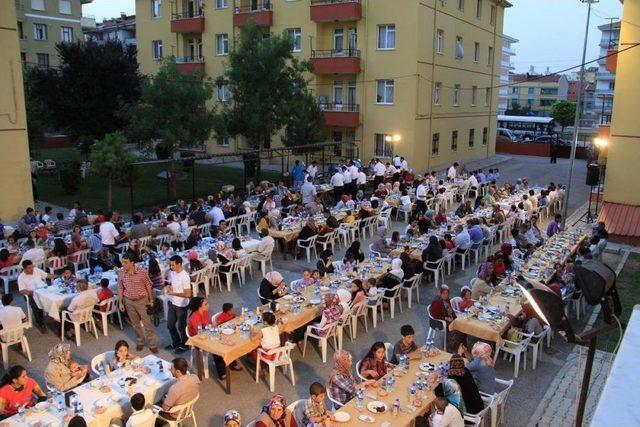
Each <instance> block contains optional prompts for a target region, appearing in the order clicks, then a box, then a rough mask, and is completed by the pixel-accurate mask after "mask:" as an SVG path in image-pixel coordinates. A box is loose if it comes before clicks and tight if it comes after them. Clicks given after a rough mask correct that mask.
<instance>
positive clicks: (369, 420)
mask: <svg viewBox="0 0 640 427" xmlns="http://www.w3.org/2000/svg"><path fill="white" fill-rule="evenodd" d="M358 419H359V420H360V421H364V422H365V423H369V424H373V423H375V422H376V419H375V418H373V417H372V416H371V415H364V414H363V415H358Z"/></svg>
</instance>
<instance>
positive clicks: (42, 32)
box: [33, 24, 47, 40]
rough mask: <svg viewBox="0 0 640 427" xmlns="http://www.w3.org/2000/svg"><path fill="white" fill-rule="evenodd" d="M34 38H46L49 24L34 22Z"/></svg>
mask: <svg viewBox="0 0 640 427" xmlns="http://www.w3.org/2000/svg"><path fill="white" fill-rule="evenodd" d="M33 38H34V39H35V40H46V39H47V26H46V25H45V24H33Z"/></svg>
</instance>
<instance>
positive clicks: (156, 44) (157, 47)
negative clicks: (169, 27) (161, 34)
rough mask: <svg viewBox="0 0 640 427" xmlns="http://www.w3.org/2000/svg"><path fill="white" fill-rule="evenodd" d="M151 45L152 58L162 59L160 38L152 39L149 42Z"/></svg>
mask: <svg viewBox="0 0 640 427" xmlns="http://www.w3.org/2000/svg"><path fill="white" fill-rule="evenodd" d="M151 45H152V46H153V59H155V60H157V61H159V60H161V59H162V40H154V41H152V42H151Z"/></svg>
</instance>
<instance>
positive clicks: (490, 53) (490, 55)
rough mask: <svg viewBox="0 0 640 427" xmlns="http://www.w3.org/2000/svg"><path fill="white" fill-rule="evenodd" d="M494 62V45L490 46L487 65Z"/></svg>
mask: <svg viewBox="0 0 640 427" xmlns="http://www.w3.org/2000/svg"><path fill="white" fill-rule="evenodd" d="M491 64H493V46H489V52H488V53H487V65H491Z"/></svg>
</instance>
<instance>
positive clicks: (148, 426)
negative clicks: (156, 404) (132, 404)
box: [125, 408, 157, 427]
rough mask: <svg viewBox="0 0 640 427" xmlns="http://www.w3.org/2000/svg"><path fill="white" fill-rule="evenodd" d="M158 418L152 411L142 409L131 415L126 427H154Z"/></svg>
mask: <svg viewBox="0 0 640 427" xmlns="http://www.w3.org/2000/svg"><path fill="white" fill-rule="evenodd" d="M156 418H157V416H156V414H154V412H153V411H152V410H151V409H148V408H147V409H141V410H139V411H135V412H134V413H133V414H131V416H130V417H129V419H128V420H127V424H126V425H125V427H153V426H155V424H156Z"/></svg>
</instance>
